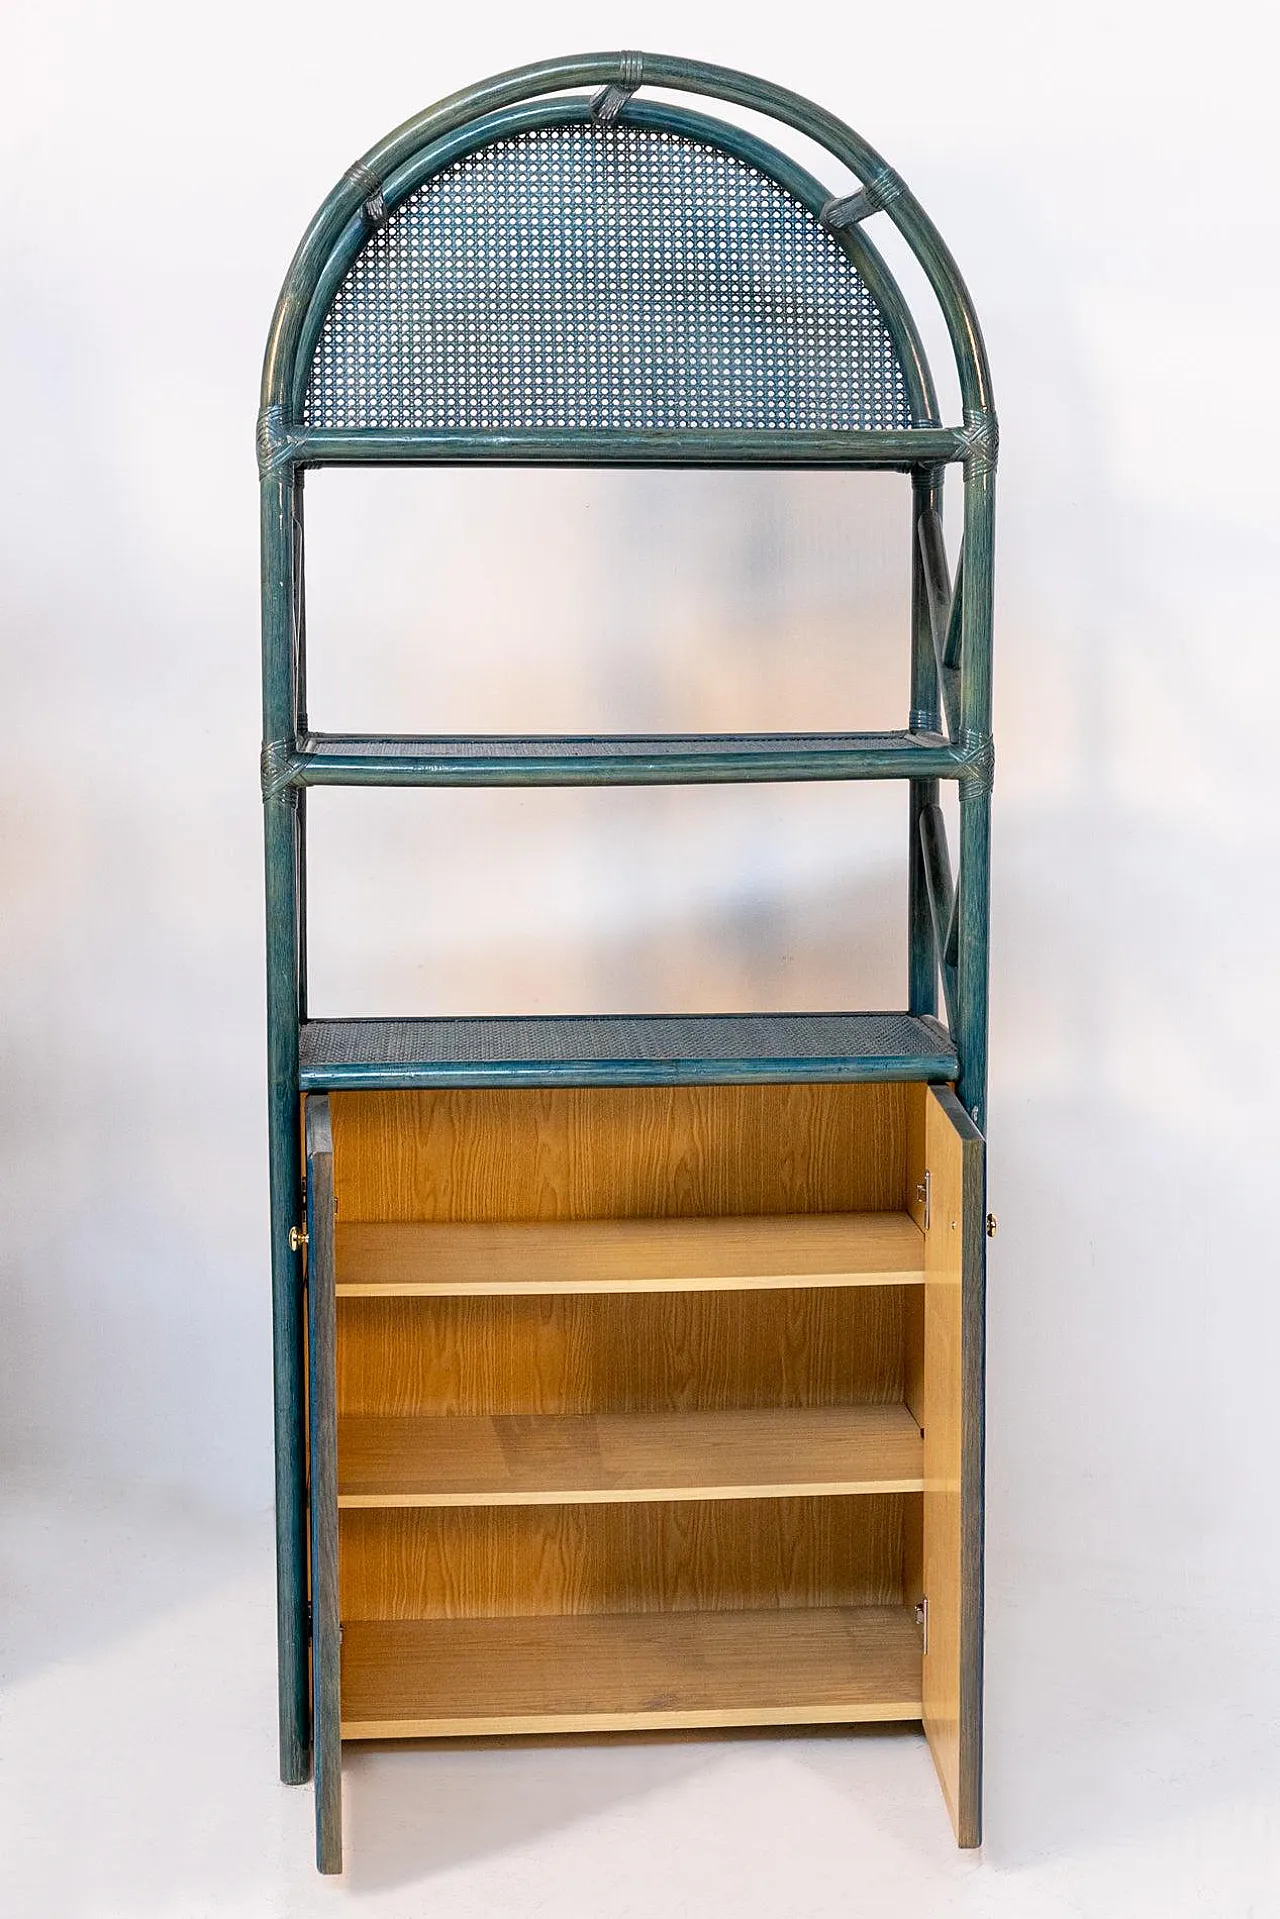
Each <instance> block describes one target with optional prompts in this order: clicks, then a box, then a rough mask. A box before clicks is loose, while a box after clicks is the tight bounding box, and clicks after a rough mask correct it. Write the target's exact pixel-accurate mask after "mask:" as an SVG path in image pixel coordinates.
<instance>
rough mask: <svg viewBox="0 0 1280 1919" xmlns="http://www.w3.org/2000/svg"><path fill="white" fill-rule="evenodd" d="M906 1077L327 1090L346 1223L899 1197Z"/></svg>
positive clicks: (855, 1207) (867, 1208)
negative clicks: (896, 1080)
mask: <svg viewBox="0 0 1280 1919" xmlns="http://www.w3.org/2000/svg"><path fill="white" fill-rule="evenodd" d="M906 1092H907V1089H906V1087H904V1086H902V1085H895V1084H886V1085H847V1086H836V1085H778V1086H628V1087H594V1088H593V1087H583V1088H560V1089H537V1088H518V1089H497V1090H486V1089H480V1088H472V1089H465V1090H462V1091H452V1092H409V1091H400V1092H389V1093H375V1092H344V1093H334V1094H333V1095H332V1096H331V1097H332V1109H333V1128H334V1149H335V1162H336V1177H337V1182H338V1216H339V1219H340V1220H341V1221H342V1223H343V1225H344V1226H345V1225H351V1224H356V1223H358V1222H366V1221H386V1222H392V1221H412V1220H420V1221H429V1220H434V1221H440V1222H444V1221H449V1220H457V1221H461V1220H564V1219H644V1218H654V1219H680V1218H684V1219H687V1218H697V1217H700V1216H707V1215H713V1214H741V1213H831V1212H836V1213H857V1212H897V1211H901V1209H902V1207H903V1204H904V1164H905V1153H906Z"/></svg>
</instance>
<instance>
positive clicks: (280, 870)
mask: <svg viewBox="0 0 1280 1919" xmlns="http://www.w3.org/2000/svg"><path fill="white" fill-rule="evenodd" d="M264 813H265V817H266V842H267V1006H268V1011H267V1028H268V1075H269V1081H270V1085H269V1091H268V1115H267V1127H268V1154H269V1165H270V1179H271V1306H272V1332H273V1342H274V1357H275V1374H274V1383H275V1430H276V1616H277V1632H278V1647H279V1662H280V1670H279V1687H280V1777H281V1778H282V1779H283V1780H284V1781H285V1782H286V1783H287V1784H289V1785H300V1784H301V1783H302V1782H303V1781H304V1780H305V1779H306V1777H307V1775H308V1773H309V1772H310V1769H311V1768H310V1743H311V1725H310V1722H311V1712H310V1698H309V1685H308V1674H307V1545H306V1436H305V1430H304V1423H303V1422H304V1405H305V1396H304V1392H303V1337H302V1279H301V1272H300V1261H299V1256H298V1254H297V1252H296V1251H295V1250H294V1248H293V1246H292V1245H291V1243H290V1235H291V1232H292V1231H293V1229H294V1227H296V1226H297V1225H298V1223H299V1222H300V1220H301V1218H302V1190H301V1188H302V1178H301V1140H300V1139H299V1135H298V1014H297V988H296V981H295V971H294V968H295V947H294V930H293V929H294V923H295V918H296V912H297V878H296V848H295V836H296V824H295V815H294V811H293V808H292V806H291V805H289V804H288V802H287V801H286V800H268V801H267V803H266V806H265V808H264Z"/></svg>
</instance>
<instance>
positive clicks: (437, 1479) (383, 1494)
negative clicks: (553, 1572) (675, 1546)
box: [338, 1406, 924, 1507]
mask: <svg viewBox="0 0 1280 1919" xmlns="http://www.w3.org/2000/svg"><path fill="white" fill-rule="evenodd" d="M923 1473H924V1448H923V1441H922V1439H921V1436H920V1428H919V1427H918V1426H917V1424H916V1422H915V1420H914V1419H913V1418H912V1417H911V1414H910V1413H909V1412H908V1411H907V1409H906V1407H905V1406H823V1407H800V1408H781V1407H779V1408H753V1409H750V1410H746V1411H741V1412H702V1413H699V1412H691V1413H597V1414H594V1415H573V1414H558V1415H557V1414H552V1415H548V1414H507V1415H493V1416H481V1417H474V1416H472V1417H468V1416H466V1415H454V1414H451V1415H447V1416H444V1417H432V1418H414V1417H405V1416H401V1417H386V1416H370V1415H354V1416H351V1415H349V1416H348V1417H346V1418H343V1419H340V1420H339V1422H338V1504H339V1506H344V1507H359V1506H364V1507H386V1506H513V1505H568V1504H584V1503H604V1502H612V1501H622V1500H655V1499H761V1498H769V1499H772V1498H795V1497H805V1496H811V1495H821V1494H833V1493H846V1494H856V1493H893V1492H899V1493H909V1492H920V1491H922V1490H923V1487H924V1478H923Z"/></svg>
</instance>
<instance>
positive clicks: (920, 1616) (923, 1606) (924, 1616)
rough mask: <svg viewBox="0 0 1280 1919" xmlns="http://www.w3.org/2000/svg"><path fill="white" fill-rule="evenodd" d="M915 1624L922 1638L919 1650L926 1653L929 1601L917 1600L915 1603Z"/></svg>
mask: <svg viewBox="0 0 1280 1919" xmlns="http://www.w3.org/2000/svg"><path fill="white" fill-rule="evenodd" d="M916 1624H917V1626H919V1628H920V1631H921V1634H922V1636H923V1638H924V1645H923V1647H922V1648H921V1650H922V1651H923V1652H928V1650H929V1601H928V1600H927V1599H917V1601H916Z"/></svg>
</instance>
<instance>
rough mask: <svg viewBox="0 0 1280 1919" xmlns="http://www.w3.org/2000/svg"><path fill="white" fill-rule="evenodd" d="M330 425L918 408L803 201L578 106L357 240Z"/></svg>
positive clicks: (633, 421)
mask: <svg viewBox="0 0 1280 1919" xmlns="http://www.w3.org/2000/svg"><path fill="white" fill-rule="evenodd" d="M304 418H305V422H306V424H307V425H308V426H310V427H315V428H319V429H322V430H323V429H339V430H340V429H351V428H383V429H388V430H401V431H412V430H414V429H421V430H426V431H439V430H441V429H449V428H460V429H470V430H472V431H476V432H486V433H501V432H507V431H518V430H520V429H521V428H528V429H541V430H543V431H556V430H564V431H583V432H601V431H624V432H625V431H628V430H631V431H645V430H650V431H661V430H663V429H668V430H684V431H699V430H712V431H714V430H735V429H737V430H741V431H752V430H771V429H772V430H774V431H790V432H803V431H806V430H811V431H838V430H840V429H850V430H862V431H867V430H871V431H875V430H892V429H900V428H906V427H910V426H912V425H913V421H912V417H911V411H910V407H909V405H908V402H907V395H906V388H905V385H904V381H903V376H902V369H901V367H900V365H899V362H898V360H897V357H896V355H895V353H894V349H893V346H892V343H891V341H890V338H889V334H888V332H887V330H886V328H885V325H884V322H883V320H882V319H881V317H880V313H879V310H878V308H877V307H876V305H875V303H874V302H873V300H872V298H871V296H870V294H869V293H868V291H867V288H866V286H865V285H864V283H863V281H862V279H861V278H860V276H859V274H858V273H857V271H856V269H855V267H854V266H853V264H852V262H851V261H850V259H849V258H848V256H847V255H846V254H845V252H844V251H843V249H842V248H841V247H840V245H839V244H838V243H837V241H836V240H834V239H833V238H832V236H831V235H830V234H829V233H828V232H826V230H825V229H824V228H823V227H822V226H821V225H820V224H819V222H818V221H817V220H816V219H815V218H814V217H813V215H812V214H810V213H809V212H808V210H807V209H806V208H805V207H803V206H802V205H801V204H800V202H799V201H798V200H796V199H795V198H793V196H792V195H791V194H790V193H789V192H787V191H786V190H785V189H784V188H782V187H780V186H778V185H777V184H776V183H775V182H774V181H772V180H770V179H769V178H767V177H766V176H765V175H764V174H762V173H759V172H757V171H756V169H755V168H754V167H750V166H748V165H746V164H745V163H744V162H743V161H740V160H738V159H735V158H734V157H733V156H731V155H729V154H726V153H723V152H721V151H720V149H719V148H717V147H713V146H710V145H707V144H705V143H703V142H701V141H697V140H693V139H690V138H687V137H685V136H683V135H679V134H674V133H669V132H666V131H660V130H658V129H654V128H647V127H639V126H626V125H612V126H604V125H597V124H594V123H587V124H581V123H569V124H564V125H558V126H552V127H544V128H539V129H536V130H534V131H531V132H527V133H521V134H517V135H514V136H512V137H510V138H507V139H502V140H497V141H495V142H493V143H492V144H491V145H489V146H486V147H482V148H480V149H479V150H478V151H477V152H475V153H472V154H470V155H468V156H466V157H465V158H463V159H461V160H458V161H456V162H455V163H454V164H453V165H452V166H450V167H448V168H446V169H445V170H444V171H442V172H441V173H439V174H437V175H435V176H434V177H432V178H431V179H429V180H428V181H427V182H426V183H425V184H424V185H423V186H421V187H419V188H418V189H417V191H416V192H415V193H413V194H411V195H410V196H409V198H408V199H407V200H405V201H404V203H403V204H402V205H401V206H400V207H399V208H397V209H396V211H395V212H394V213H392V214H391V215H390V217H389V218H388V219H387V220H386V221H385V223H384V224H383V225H382V226H380V227H379V228H377V230H376V231H375V232H374V233H373V234H372V235H371V237H370V239H369V240H368V242H367V243H366V245H365V247H364V249H363V250H362V252H361V253H360V254H359V255H357V257H356V259H355V261H354V263H353V264H352V266H351V268H350V270H349V271H348V273H347V276H346V278H345V280H344V281H343V282H342V285H341V286H340V287H339V289H338V293H337V296H336V298H335V300H334V303H333V306H332V308H331V309H330V312H329V315H328V317H327V319H326V321H325V324H324V329H323V332H322V334H321V338H320V342H319V345H318V347H317V350H316V356H315V361H314V364H313V366H312V369H311V376H310V384H309V386H308V390H307V397H306V403H305V410H304Z"/></svg>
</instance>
